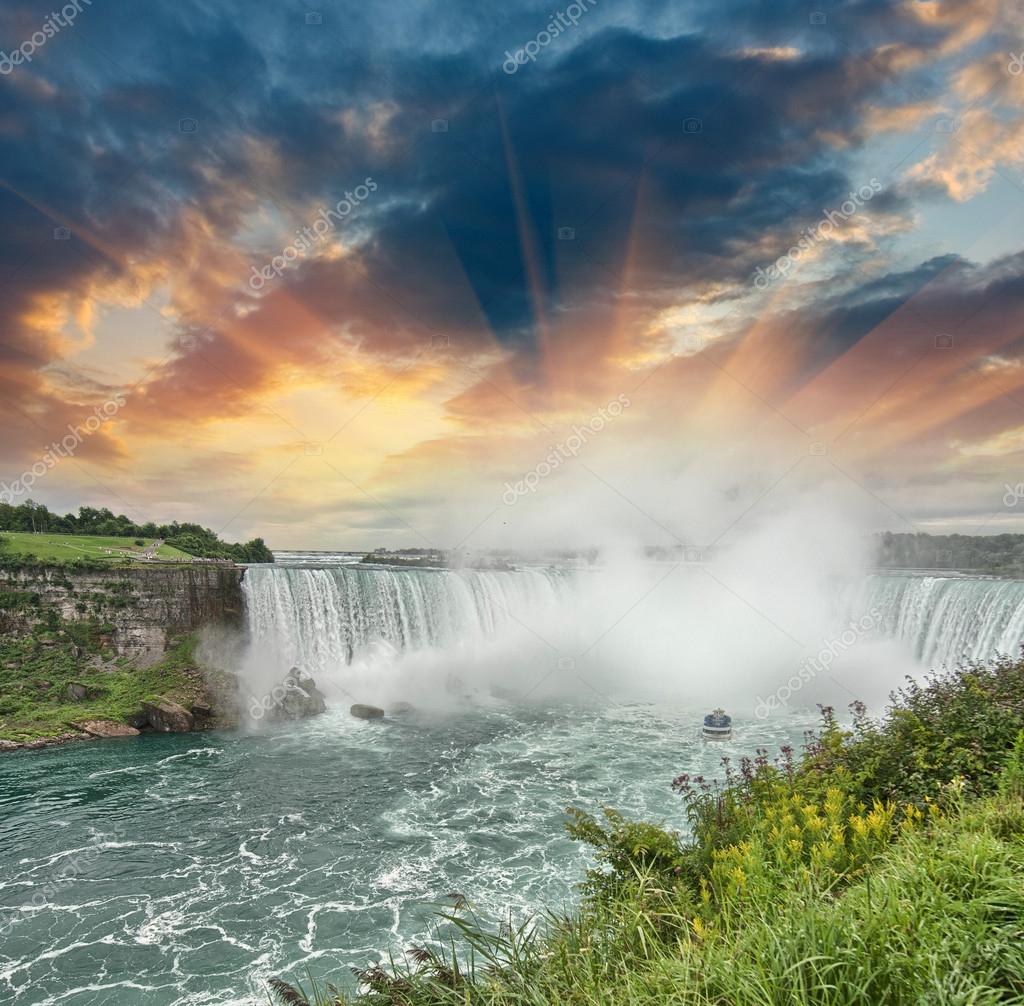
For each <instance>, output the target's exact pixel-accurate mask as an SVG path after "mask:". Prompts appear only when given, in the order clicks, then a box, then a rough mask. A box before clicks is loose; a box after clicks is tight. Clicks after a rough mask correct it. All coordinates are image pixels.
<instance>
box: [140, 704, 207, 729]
mask: <svg viewBox="0 0 1024 1006" xmlns="http://www.w3.org/2000/svg"><path fill="white" fill-rule="evenodd" d="M142 709H143V712H145V714H146V720H147V722H148V723H149V725H150V726H151V727H152V728H153V729H154V730H159V731H160V732H161V733H165V734H183V733H188V731H189V730H191V729H192V727H193V726H195V720H194V719H193V717H192V714H191V713H190V712H189V711H188V710H187V709H186V708H185V707H184V706H179V705H178V703H177V702H172V701H171V700H170V699H168V698H164V697H163V696H161V697H160V698H158V699H154V700H153V701H152V702H143V703H142Z"/></svg>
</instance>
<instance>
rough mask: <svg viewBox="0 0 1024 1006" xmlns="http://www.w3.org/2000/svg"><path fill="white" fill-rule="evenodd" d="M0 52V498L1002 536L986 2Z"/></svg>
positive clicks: (1006, 218)
mask: <svg viewBox="0 0 1024 1006" xmlns="http://www.w3.org/2000/svg"><path fill="white" fill-rule="evenodd" d="M51 2H52V0H51ZM558 4H560V6H557V5H558ZM816 4H817V5H816ZM0 49H2V53H0V136H2V141H3V143H2V154H0V157H2V163H0V219H2V220H3V225H4V226H3V230H2V233H0V247H2V256H0V288H2V289H0V424H2V429H3V433H4V435H3V437H2V442H0V483H2V484H0V491H2V492H3V493H4V495H5V498H7V499H11V500H13V501H15V502H23V501H24V500H25V499H28V498H32V499H35V500H36V501H38V502H41V503H45V504H46V505H47V506H49V507H50V508H51V509H55V510H59V511H62V512H63V511H65V510H73V509H77V507H78V506H80V505H83V504H87V505H90V506H107V507H110V508H111V509H112V510H114V511H115V512H123V513H126V514H128V515H129V516H131V517H134V518H136V519H137V520H139V521H140V522H141V521H145V520H150V519H152V520H157V521H170V520H175V519H177V520H194V521H198V522H199V523H202V524H204V525H206V526H209V527H211V528H212V529H214V530H215V531H218V532H219V533H221V534H222V535H223V536H224V537H225V538H227V539H229V540H241V539H247V538H250V537H252V536H254V535H261V536H263V537H264V538H265V539H266V541H267V542H268V543H269V544H270V545H271V546H272V547H276V548H310V549H314V548H317V549H330V548H342V549H363V548H371V547H375V546H384V547H392V548H399V547H409V546H415V547H446V548H448V547H452V548H463V549H473V548H486V547H494V546H505V545H508V546H520V547H522V546H528V545H543V546H548V545H553V544H558V545H565V546H579V545H586V544H588V543H590V542H594V541H597V540H608V539H613V538H616V537H622V538H629V539H632V540H634V541H642V542H645V543H648V544H666V545H669V544H673V543H676V544H678V543H683V544H696V545H704V544H708V543H712V542H719V541H726V540H728V539H729V536H730V535H734V534H736V533H737V532H738V531H739V530H740V529H741V528H743V527H745V526H749V525H751V524H752V523H753V524H756V522H757V521H758V520H762V519H766V517H767V515H769V514H770V513H771V512H772V511H773V509H774V510H775V511H778V510H779V509H780V508H782V509H785V508H786V507H788V506H792V505H793V501H794V500H795V499H797V498H799V497H801V496H802V495H804V494H810V496H811V497H813V498H815V499H819V500H822V501H825V505H827V506H829V507H834V508H836V509H837V510H841V511H843V512H844V513H849V514H851V515H853V519H855V520H856V521H857V522H858V526H862V527H864V528H865V529H870V530H883V529H888V530H893V531H930V532H937V533H948V532H960V533H996V532H1002V531H1024V519H1022V515H1024V247H1022V245H1024V239H1022V237H1021V235H1022V234H1024V72H1022V71H1024V13H1022V9H1021V8H1020V6H1019V5H1018V4H1016V3H1014V2H1010V0H907V2H901V3H890V2H877V0H864V2H849V3H833V2H827V0H820V3H818V0H811V4H810V5H809V4H807V3H799V4H798V3H793V2H790V0H779V2H775V3H771V4H765V3H759V2H751V0H747V2H737V0H685V2H675V3H665V2H662V0H659V2H653V0H650V2H648V0H579V2H576V3H569V2H564V0H555V3H554V4H546V5H541V4H537V3H534V2H532V0H524V2H506V3H502V4H492V3H486V2H477V3H472V4H470V3H465V2H463V0H452V2H448V3H445V4H424V3H413V2H408V0H382V2H375V3H372V4H368V3H358V4H357V3H349V2H343V0H301V2H292V0H275V2H273V3H271V2H262V0H261V2H253V0H245V2H241V0H237V2H236V0H216V2H215V0H174V2H165V0H147V2H146V3H145V4H139V3H137V2H128V0H92V2H91V3H90V2H89V0H75V2H74V3H73V4H68V5H66V6H63V7H62V6H57V7H54V6H52V5H51V3H41V2H36V0H7V2H5V3H4V5H3V7H2V9H0Z"/></svg>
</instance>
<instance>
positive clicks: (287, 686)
mask: <svg viewBox="0 0 1024 1006" xmlns="http://www.w3.org/2000/svg"><path fill="white" fill-rule="evenodd" d="M271 698H272V699H273V705H271V706H270V708H269V709H267V719H268V720H270V721H271V722H276V721H281V720H304V719H306V718H307V717H309V716H319V715H320V713H322V712H325V711H326V710H327V702H326V701H325V700H324V694H323V692H321V691H320V689H319V688H317V686H316V682H315V681H314V680H313V679H312V677H310V675H308V674H307V673H306V672H305V671H304V670H302V669H301V668H300V667H293V668H292V669H291V670H290V671H289V672H288V673H287V674H286V675H285V678H284V681H282V682H281V684H280V685H279V686H278V687H277V688H275V689H274V690H273V691H272V692H271Z"/></svg>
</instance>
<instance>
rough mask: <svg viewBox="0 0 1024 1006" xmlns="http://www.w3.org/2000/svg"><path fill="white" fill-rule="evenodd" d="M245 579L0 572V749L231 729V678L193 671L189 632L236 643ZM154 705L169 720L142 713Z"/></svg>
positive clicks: (171, 573) (205, 571) (197, 574)
mask: <svg viewBox="0 0 1024 1006" xmlns="http://www.w3.org/2000/svg"><path fill="white" fill-rule="evenodd" d="M242 572H243V570H242V568H241V567H236V566H230V567H222V566H195V567H186V568H169V567H159V568H157V567H147V568H100V569H96V568H92V567H91V566H89V567H86V568H74V567H69V566H67V565H47V564H37V565H31V566H27V567H19V568H13V569H12V568H3V569H0V749H2V750H12V749H14V748H16V747H33V748H34V747H43V746H48V745H51V744H59V743H67V742H69V741H73V740H82V739H90V738H95V737H118V736H130V735H133V734H134V733H136V732H138V731H139V730H146V729H149V728H150V727H152V728H154V729H166V728H168V726H172V727H173V728H175V729H184V728H185V725H186V724H188V725H189V727H188V728H189V729H192V728H204V727H218V726H225V725H229V724H230V723H231V722H232V720H233V717H234V711H233V710H234V701H233V689H232V688H231V680H230V676H226V675H223V674H221V673H219V672H218V671H216V670H215V669H208V668H202V667H201V666H200V663H199V661H198V660H197V657H196V649H197V639H198V635H197V634H198V633H199V632H200V631H202V630H204V629H206V628H207V627H219V628H222V629H224V630H226V631H230V632H232V633H233V634H234V635H237V636H239V638H240V635H241V630H242V627H243V609H244V601H243V598H242V595H241V589H240V585H239V584H240V579H241V576H242ZM226 695H228V696H230V697H229V698H228V699H225V698H224V696H226ZM157 701H160V702H163V703H164V704H165V708H166V710H170V711H171V712H173V718H172V719H167V717H166V716H164V715H163V714H162V713H161V711H160V710H159V709H156V710H151V711H150V712H151V713H152V715H150V714H149V713H147V709H146V704H147V703H154V702H157Z"/></svg>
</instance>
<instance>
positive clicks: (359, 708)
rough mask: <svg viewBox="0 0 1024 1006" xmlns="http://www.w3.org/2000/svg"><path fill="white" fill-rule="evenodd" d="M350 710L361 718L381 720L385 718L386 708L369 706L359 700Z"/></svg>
mask: <svg viewBox="0 0 1024 1006" xmlns="http://www.w3.org/2000/svg"><path fill="white" fill-rule="evenodd" d="M349 712H350V713H351V714H352V715H353V716H355V717H357V718H358V719H361V720H381V719H383V718H384V710H383V709H381V708H380V707H379V706H368V705H365V704H364V703H362V702H357V703H356V704H355V705H354V706H352V707H351V708H350V709H349Z"/></svg>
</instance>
